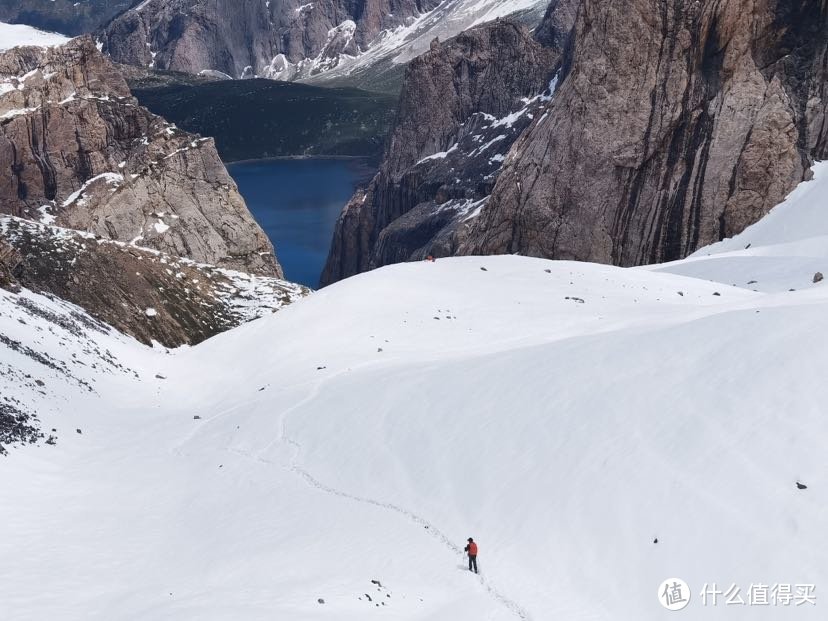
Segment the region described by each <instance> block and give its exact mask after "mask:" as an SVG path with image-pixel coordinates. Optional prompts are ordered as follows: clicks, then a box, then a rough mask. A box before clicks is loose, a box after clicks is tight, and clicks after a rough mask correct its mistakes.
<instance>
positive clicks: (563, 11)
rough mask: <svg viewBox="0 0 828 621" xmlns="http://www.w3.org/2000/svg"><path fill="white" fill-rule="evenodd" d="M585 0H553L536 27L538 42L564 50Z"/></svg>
mask: <svg viewBox="0 0 828 621" xmlns="http://www.w3.org/2000/svg"><path fill="white" fill-rule="evenodd" d="M582 1H583V0H552V1H551V2H550V3H549V6H548V7H547V8H546V13H545V14H544V16H543V20H542V21H541V23H540V24H539V25H538V27H537V28H536V29H535V40H537V41H538V43H540V44H542V45H544V46H546V47H549V48H552V49H554V50H558V51H559V52H563V51H564V50H566V48H567V46H568V45H569V43H570V40H571V38H572V29H573V28H574V26H575V21H576V19H577V17H578V10H579V9H580V7H581V3H582Z"/></svg>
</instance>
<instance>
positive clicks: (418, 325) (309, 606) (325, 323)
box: [0, 164, 828, 621]
mask: <svg viewBox="0 0 828 621" xmlns="http://www.w3.org/2000/svg"><path fill="white" fill-rule="evenodd" d="M826 199H828V165H827V164H820V165H818V166H817V167H816V168H815V180H814V181H811V182H808V183H805V184H803V185H802V186H801V187H800V188H798V189H797V191H796V192H794V194H793V195H792V196H791V197H790V199H789V200H788V201H787V202H786V203H784V204H783V205H781V206H779V207H777V208H776V209H775V210H774V211H773V212H771V214H770V215H769V216H768V217H767V218H766V219H765V220H763V221H761V222H760V223H759V224H757V225H755V226H753V227H751V228H749V229H748V230H746V231H745V232H744V233H743V234H742V235H740V236H739V237H738V238H735V239H733V240H729V241H726V242H724V243H722V244H720V245H717V246H714V247H711V248H708V249H705V250H703V251H701V252H699V253H698V254H697V255H696V256H693V257H691V258H689V259H687V260H685V261H680V262H676V263H672V264H667V265H662V266H656V267H648V268H635V269H621V268H617V267H612V266H606V265H596V264H588V263H571V262H553V261H547V260H540V259H530V258H522V257H517V256H500V257H485V258H480V257H464V258H456V259H446V260H439V261H437V262H436V263H431V262H421V263H409V264H402V265H397V266H393V267H388V268H383V269H379V270H376V271H373V272H370V273H367V274H363V275H360V276H356V277H354V278H351V279H347V280H345V281H342V282H340V283H338V284H336V285H333V286H331V287H329V288H326V289H324V290H322V291H321V292H318V293H315V294H313V295H311V296H310V297H308V298H306V299H304V300H302V301H300V302H298V303H296V304H293V305H291V306H290V307H288V308H287V309H285V310H282V311H280V312H279V313H278V314H277V315H274V316H271V317H267V318H265V319H260V320H258V321H255V322H253V323H250V324H247V325H244V326H242V327H240V328H237V329H235V330H233V331H230V332H227V333H225V334H222V335H220V336H218V337H215V338H213V339H211V340H208V341H206V342H205V343H202V344H200V345H198V346H196V347H192V348H184V349H180V350H175V351H166V350H159V349H157V348H156V349H150V348H147V347H144V346H141V345H139V344H138V343H137V342H135V341H133V340H131V339H128V338H126V337H123V336H120V335H118V334H116V333H114V332H112V331H111V330H109V329H107V328H106V327H104V326H101V325H100V324H98V323H96V322H93V321H91V320H90V319H89V318H88V317H87V316H85V315H84V314H83V313H82V312H80V311H79V310H78V309H77V308H73V307H71V306H69V305H67V304H65V303H62V302H58V301H55V300H51V299H47V298H44V297H42V296H38V295H36V294H33V293H31V292H26V291H23V292H22V293H20V294H17V295H15V294H11V293H7V292H3V291H0V335H2V336H1V338H0V343H2V345H0V422H2V427H0V430H1V432H2V434H3V437H4V440H6V441H5V442H4V444H8V440H7V439H6V435H15V436H16V437H18V438H20V437H22V438H24V439H26V438H28V439H32V435H33V434H36V431H35V427H36V426H39V428H40V430H41V431H42V433H43V434H44V437H46V438H48V436H50V435H51V436H53V440H51V441H52V442H53V443H54V444H53V445H50V444H47V443H46V442H45V441H44V440H43V439H41V440H40V441H37V442H36V443H35V444H34V445H31V444H28V443H16V444H12V445H11V446H7V450H8V456H7V457H5V458H3V459H2V460H0V496H2V498H3V502H2V503H0V529H2V532H3V535H4V536H3V537H2V538H0V558H3V559H4V560H5V562H4V563H3V564H2V566H0V567H1V568H0V601H1V602H2V603H3V615H4V618H9V619H14V620H15V621H26V620H32V621H34V620H38V621H39V620H42V619H61V620H74V619H78V620H80V619H83V620H85V621H86V620H90V619H95V620H97V619H128V620H133V621H139V620H140V621H143V620H150V619H151V620H152V621H159V620H165V619H170V620H172V619H175V620H176V621H182V620H187V619H193V620H195V619H198V620H200V621H204V620H226V619H245V620H246V621H247V620H256V619H268V620H272V619H291V620H317V619H320V620H321V619H337V621H342V620H345V621H347V620H351V619H353V620H360V621H362V620H364V619H366V618H368V617H369V616H373V615H380V616H382V617H383V618H389V619H406V620H433V621H444V620H446V619H453V620H458V621H465V620H469V621H471V620H477V619H490V620H494V621H497V620H504V621H505V620H507V619H532V620H535V621H544V620H547V619H549V620H551V619H567V620H573V621H581V620H602V621H603V620H607V621H610V620H611V621H661V620H662V619H664V618H665V614H666V611H665V610H664V608H662V606H661V605H660V604H659V599H658V597H657V590H658V587H659V585H660V583H661V582H662V581H663V580H665V579H668V578H674V577H676V578H681V579H683V580H685V581H687V583H688V584H689V585H690V587H691V589H692V597H691V602H690V604H689V607H688V608H687V609H686V610H685V614H684V617H683V618H687V619H728V620H736V621H742V620H748V619H750V620H751V621H753V620H757V619H759V620H771V619H772V620H774V621H777V620H780V619H784V620H786V621H788V620H791V621H793V620H798V619H817V618H822V616H823V614H822V613H821V606H822V604H823V602H821V601H820V598H821V597H822V596H823V593H822V591H821V589H822V587H823V585H824V584H826V581H828V562H827V561H828V558H826V550H828V535H826V529H825V506H826V503H828V492H826V489H828V475H827V474H826V470H825V468H824V451H825V443H826V440H828V419H826V417H825V416H824V407H823V405H824V403H826V401H828V387H826V384H825V381H824V377H823V376H824V370H825V368H827V367H828V336H826V332H825V330H824V324H825V315H826V310H828V289H826V285H825V283H824V282H821V281H820V278H819V276H818V275H817V274H816V272H818V271H820V272H822V273H825V272H826V269H828V252H826V247H828V246H826V243H825V238H826V235H828V216H826V214H825V212H824V205H825V201H826ZM34 416H36V417H37V419H38V421H35V420H34ZM9 429H12V430H16V431H8V430H9ZM7 432H8V433H7ZM468 536H473V537H475V539H476V540H477V541H478V542H479V545H480V565H481V569H482V574H481V576H479V577H477V576H474V575H470V574H469V573H468V571H467V570H466V569H465V568H464V565H463V559H462V554H461V549H462V545H463V543H464V542H465V539H466V537H468ZM374 581H376V582H374ZM714 583H715V585H716V588H717V589H718V590H719V591H728V590H730V587H731V585H735V586H736V587H738V588H739V589H741V591H740V594H739V596H740V597H741V598H742V601H743V602H745V603H744V605H727V604H726V603H725V600H724V597H723V595H716V600H717V605H715V606H714V605H713V596H712V595H708V598H707V605H706V606H705V604H704V602H703V600H702V597H701V592H702V590H703V588H704V587H705V585H708V588H712V587H713V585H714ZM751 585H754V587H756V586H757V585H758V587H759V588H758V589H756V588H754V590H753V592H754V593H756V592H759V593H762V590H761V589H762V585H764V589H765V590H764V592H765V594H768V602H769V605H768V606H759V605H755V606H751V605H748V604H749V602H750V600H749V595H748V590H749V589H750V587H751ZM774 585H776V589H775V590H773V587H774ZM779 585H782V586H781V588H780V587H779ZM786 585H789V586H790V587H791V592H792V595H791V598H790V600H789V601H788V605H785V601H786V599H785V596H784V594H785V592H786V591H785V586H786ZM797 585H799V587H797ZM809 585H814V586H815V587H816V590H815V591H814V592H813V593H811V590H810V588H809ZM814 596H815V597H816V602H817V604H816V605H814V604H813V603H812V597H814ZM677 618H679V617H678V616H677Z"/></svg>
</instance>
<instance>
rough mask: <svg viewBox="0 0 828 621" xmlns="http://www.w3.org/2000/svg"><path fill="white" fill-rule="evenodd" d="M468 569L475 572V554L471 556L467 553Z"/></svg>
mask: <svg viewBox="0 0 828 621" xmlns="http://www.w3.org/2000/svg"><path fill="white" fill-rule="evenodd" d="M472 568H473V569H472ZM469 571H473V572H474V573H477V556H472V555H471V554H469Z"/></svg>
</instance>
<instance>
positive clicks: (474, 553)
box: [466, 541, 477, 556]
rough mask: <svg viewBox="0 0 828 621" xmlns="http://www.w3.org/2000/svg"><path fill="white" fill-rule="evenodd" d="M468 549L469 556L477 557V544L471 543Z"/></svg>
mask: <svg viewBox="0 0 828 621" xmlns="http://www.w3.org/2000/svg"><path fill="white" fill-rule="evenodd" d="M466 549H467V550H468V552H469V556H477V544H476V543H475V542H474V541H470V542H469V545H467V546H466Z"/></svg>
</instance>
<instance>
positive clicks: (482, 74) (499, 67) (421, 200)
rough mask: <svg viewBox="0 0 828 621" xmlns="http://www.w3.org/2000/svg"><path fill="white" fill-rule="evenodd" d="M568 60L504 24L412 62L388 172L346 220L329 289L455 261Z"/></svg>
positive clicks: (327, 278)
mask: <svg viewBox="0 0 828 621" xmlns="http://www.w3.org/2000/svg"><path fill="white" fill-rule="evenodd" d="M560 58H561V55H560V53H558V52H557V51H556V50H553V49H550V48H544V47H542V46H540V45H539V44H538V43H536V42H535V41H534V40H533V39H532V37H531V35H530V34H529V32H528V31H527V30H526V28H524V27H523V26H520V25H518V24H515V23H513V22H510V21H507V20H501V21H497V22H494V23H492V24H489V25H485V26H481V27H478V28H475V29H473V30H470V31H467V32H465V33H462V34H461V35H459V36H458V37H457V38H455V39H453V40H451V41H449V42H447V43H445V44H441V43H439V42H438V41H435V42H434V43H433V44H432V49H431V50H430V51H429V52H427V53H426V54H424V55H422V56H420V57H418V58H416V59H414V60H413V61H411V63H410V64H409V66H408V68H407V71H406V77H405V82H404V86H403V91H402V95H401V99H400V104H399V109H398V112H397V121H396V124H395V127H394V130H393V132H392V134H391V137H390V140H389V143H388V146H387V149H386V155H385V159H384V161H383V163H382V167H381V169H380V171H379V173H378V174H377V175H376V177H375V178H374V179H373V181H372V182H371V183H370V185H369V186H368V187H367V188H366V189H364V190H360V191H359V192H357V194H356V195H355V196H354V197H353V199H352V200H351V201H350V203H349V204H348V205H347V207H346V208H345V210H344V211H343V213H342V215H341V216H340V219H339V222H338V224H337V227H336V231H335V233H334V240H333V244H332V247H331V251H330V255H329V257H328V261H327V265H326V267H325V271H324V273H323V275H322V283H323V284H329V283H331V282H334V281H336V280H339V279H341V278H345V277H347V276H350V275H353V274H356V273H358V272H362V271H365V270H368V269H373V268H375V267H379V266H382V265H386V264H389V263H397V262H400V261H407V260H412V259H418V258H423V257H425V256H427V255H429V254H432V255H436V256H446V255H451V254H455V253H456V252H457V251H458V249H459V244H460V241H461V240H462V239H463V238H464V235H465V230H466V227H467V226H468V223H469V222H470V221H471V220H472V219H473V218H474V216H475V215H476V213H477V212H479V209H480V208H481V206H482V204H483V203H484V202H485V199H486V197H487V196H488V195H489V193H490V192H491V191H492V188H493V186H494V183H495V180H496V178H497V174H498V171H499V169H500V167H501V165H502V162H503V159H504V157H505V154H506V153H507V152H508V150H509V147H510V146H511V144H512V143H513V142H514V141H515V140H516V139H517V137H518V136H519V135H520V134H521V132H522V131H523V130H524V129H525V128H526V127H527V126H528V125H529V123H530V122H531V121H532V119H533V117H534V116H535V115H536V114H537V112H538V111H539V110H540V109H541V108H542V107H543V106H544V105H545V103H546V101H548V99H549V97H551V94H552V90H553V89H554V88H555V85H554V81H553V76H554V75H555V70H556V68H557V66H558V65H559V61H560Z"/></svg>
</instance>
